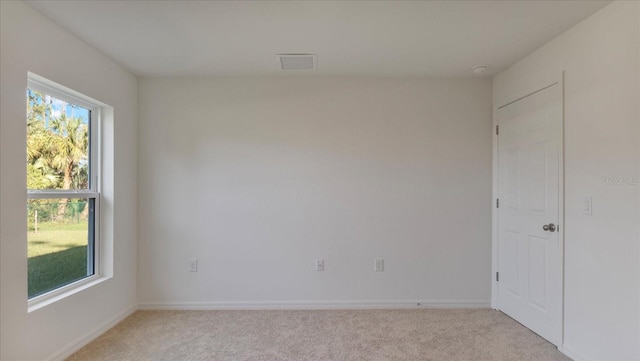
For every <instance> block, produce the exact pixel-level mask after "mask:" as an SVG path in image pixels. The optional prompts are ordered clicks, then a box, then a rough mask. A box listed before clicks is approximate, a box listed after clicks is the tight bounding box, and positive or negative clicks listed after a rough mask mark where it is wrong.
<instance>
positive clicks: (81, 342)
mask: <svg viewBox="0 0 640 361" xmlns="http://www.w3.org/2000/svg"><path fill="white" fill-rule="evenodd" d="M137 310H138V307H137V306H135V305H134V306H131V307H129V308H127V309H126V310H124V311H123V312H121V313H120V314H118V315H117V316H115V317H113V318H112V319H110V320H108V321H106V322H104V323H102V324H101V325H99V326H98V327H96V328H95V329H94V330H93V331H91V332H89V333H87V334H85V335H83V336H81V337H79V338H78V339H76V340H74V341H73V342H71V343H69V344H67V345H66V346H65V347H63V348H62V349H61V350H60V351H58V352H56V353H55V354H54V355H53V356H51V357H50V358H49V359H48V360H47V361H63V360H64V359H66V358H67V357H69V356H71V355H73V354H74V353H75V352H76V351H78V350H80V349H81V348H83V347H84V346H86V345H87V344H89V343H90V342H91V341H93V340H95V339H96V338H98V337H99V336H100V335H102V334H103V333H105V332H107V331H109V330H110V329H111V328H113V327H114V326H115V325H117V324H118V323H120V322H121V321H122V320H124V319H125V318H127V317H129V316H131V315H132V314H133V313H134V312H136V311H137Z"/></svg>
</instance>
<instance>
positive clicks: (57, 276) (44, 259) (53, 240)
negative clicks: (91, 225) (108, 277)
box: [27, 220, 88, 298]
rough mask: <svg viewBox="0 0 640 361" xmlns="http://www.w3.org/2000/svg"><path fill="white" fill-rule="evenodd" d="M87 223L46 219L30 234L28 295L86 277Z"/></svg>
mask: <svg viewBox="0 0 640 361" xmlns="http://www.w3.org/2000/svg"><path fill="white" fill-rule="evenodd" d="M87 235H88V222H87V221H86V220H81V221H80V222H79V223H78V222H70V223H54V222H43V223H40V224H38V232H37V233H35V232H34V231H33V230H32V229H31V230H29V232H28V233H27V241H28V252H27V254H28V257H29V260H28V270H29V271H28V278H29V279H28V281H29V286H28V295H29V298H31V297H34V296H37V295H40V294H43V293H45V292H48V291H50V290H53V289H55V288H58V287H60V286H63V285H66V284H69V283H72V282H74V281H77V280H79V279H82V278H84V277H86V276H87Z"/></svg>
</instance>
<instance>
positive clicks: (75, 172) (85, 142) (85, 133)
mask: <svg viewBox="0 0 640 361" xmlns="http://www.w3.org/2000/svg"><path fill="white" fill-rule="evenodd" d="M50 129H51V131H52V133H53V135H52V137H51V142H52V144H51V146H52V147H51V150H52V152H51V158H50V159H49V161H50V164H51V167H52V168H54V169H56V170H57V171H58V172H60V173H61V175H62V188H61V189H71V185H72V183H74V180H75V183H76V184H87V178H86V176H87V172H82V171H80V165H81V164H83V163H84V164H87V161H88V150H89V127H88V125H87V124H84V123H83V122H82V120H81V119H80V118H70V117H67V116H66V115H65V114H64V113H63V114H61V115H60V116H59V117H56V118H53V119H52V120H51V124H50ZM74 178H75V179H74ZM80 178H84V179H80ZM67 201H68V200H67V199H61V203H60V206H59V207H58V216H57V219H58V220H61V219H63V218H64V215H65V212H66V209H67Z"/></svg>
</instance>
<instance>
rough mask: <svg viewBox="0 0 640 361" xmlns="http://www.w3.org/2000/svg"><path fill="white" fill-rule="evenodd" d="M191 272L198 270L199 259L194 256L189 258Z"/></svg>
mask: <svg viewBox="0 0 640 361" xmlns="http://www.w3.org/2000/svg"><path fill="white" fill-rule="evenodd" d="M189 272H198V260H197V259H195V258H192V259H190V260H189Z"/></svg>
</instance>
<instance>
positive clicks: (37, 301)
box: [27, 275, 111, 313]
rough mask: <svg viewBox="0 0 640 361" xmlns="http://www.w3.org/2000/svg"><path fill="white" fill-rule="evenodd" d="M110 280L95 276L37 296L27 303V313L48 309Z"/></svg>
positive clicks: (106, 277)
mask: <svg viewBox="0 0 640 361" xmlns="http://www.w3.org/2000/svg"><path fill="white" fill-rule="evenodd" d="M110 278H111V276H104V275H94V276H91V277H87V278H83V279H81V280H79V281H76V282H74V283H70V284H68V285H66V286H64V287H61V288H58V289H55V290H53V291H51V292H48V293H45V294H43V295H40V296H36V297H34V298H32V299H30V300H29V301H27V313H31V312H33V311H36V310H39V309H41V308H43V307H46V306H48V305H50V304H53V303H56V302H58V301H60V300H63V299H65V298H67V297H69V296H71V295H74V294H76V293H78V292H81V291H84V290H86V289H87V288H91V287H93V286H95V285H98V284H100V283H102V282H104V281H106V280H108V279H110Z"/></svg>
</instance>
